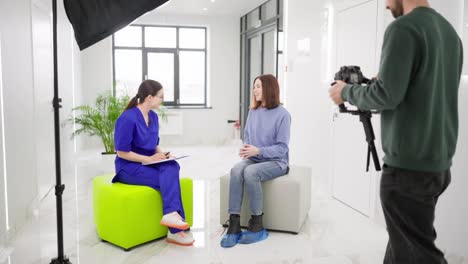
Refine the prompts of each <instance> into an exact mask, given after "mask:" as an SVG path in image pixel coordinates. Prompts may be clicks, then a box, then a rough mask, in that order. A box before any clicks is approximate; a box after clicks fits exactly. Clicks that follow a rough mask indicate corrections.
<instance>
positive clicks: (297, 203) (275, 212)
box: [220, 166, 312, 234]
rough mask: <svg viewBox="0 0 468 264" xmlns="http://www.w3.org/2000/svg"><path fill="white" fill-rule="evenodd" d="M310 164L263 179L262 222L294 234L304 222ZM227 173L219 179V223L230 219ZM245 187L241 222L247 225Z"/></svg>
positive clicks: (308, 192)
mask: <svg viewBox="0 0 468 264" xmlns="http://www.w3.org/2000/svg"><path fill="white" fill-rule="evenodd" d="M311 171H312V169H311V168H310V167H301V166H291V167H290V170H289V173H288V174H287V175H284V176H281V177H278V178H275V179H273V180H270V181H266V182H263V183H262V188H263V212H264V216H263V226H264V227H265V228H266V229H269V230H274V231H283V232H289V233H294V234H297V233H299V230H300V229H301V227H302V224H303V223H304V220H305V219H306V217H307V214H308V213H309V209H310V202H311V192H310V190H311V174H312V172H311ZM229 178H230V175H229V173H228V174H226V175H224V176H223V177H221V180H220V223H221V225H224V224H225V223H226V221H227V220H228V219H229V214H228V204H229ZM247 195H248V194H247V190H246V189H244V198H243V201H242V210H241V226H242V227H246V226H248V222H249V219H250V208H249V199H248V197H247Z"/></svg>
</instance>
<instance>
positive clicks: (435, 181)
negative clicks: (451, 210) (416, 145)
mask: <svg viewBox="0 0 468 264" xmlns="http://www.w3.org/2000/svg"><path fill="white" fill-rule="evenodd" d="M450 180H451V176H450V170H447V171H444V172H435V173H434V172H419V171H410V170H405V169H400V168H393V167H390V166H387V165H384V166H383V172H382V180H381V182H380V199H381V201H382V208H383V212H384V216H385V222H386V223H387V231H388V235H389V241H388V244H387V250H386V253H385V259H384V264H447V261H446V260H445V258H444V254H443V253H442V252H441V251H440V250H439V249H438V248H437V247H436V245H435V243H434V241H435V240H436V237H437V234H436V231H435V229H434V219H435V208H436V204H437V200H438V198H439V196H440V195H441V194H442V193H443V192H444V191H445V189H446V188H447V187H448V185H449V184H450Z"/></svg>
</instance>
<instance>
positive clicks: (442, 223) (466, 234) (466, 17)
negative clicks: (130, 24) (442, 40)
mask: <svg viewBox="0 0 468 264" xmlns="http://www.w3.org/2000/svg"><path fill="white" fill-rule="evenodd" d="M430 3H431V4H432V6H433V7H434V8H435V9H436V10H438V11H439V12H440V13H441V14H442V15H443V16H444V17H445V18H446V19H447V20H449V22H450V23H451V24H452V25H453V26H454V27H455V29H456V30H457V32H458V33H459V34H460V37H461V38H462V39H464V40H465V41H464V51H465V53H466V52H468V43H467V41H466V40H467V36H468V31H467V27H466V24H467V23H468V12H466V11H465V14H463V13H462V12H460V11H463V10H467V9H468V6H464V1H463V0H456V1H451V3H450V5H448V4H447V2H446V1H443V0H437V1H436V0H432V1H430ZM465 5H467V4H466V3H465ZM465 58H466V57H465ZM464 64H465V65H464V72H467V68H468V61H466V59H465V63H464ZM458 100H459V131H458V144H457V152H456V153H455V158H454V160H453V166H452V168H451V172H452V183H451V185H450V186H449V188H448V189H447V191H446V192H445V193H444V194H443V195H442V196H441V198H440V200H439V205H438V208H437V213H436V228H437V231H438V236H439V239H438V243H439V245H440V246H441V247H442V248H443V249H444V250H446V251H447V252H448V253H449V254H454V255H460V256H464V257H465V258H466V259H468V227H467V226H466V223H467V222H468V203H466V202H465V201H466V190H467V187H468V177H466V172H467V171H468V163H467V162H466V161H467V158H468V79H467V78H466V77H465V78H464V79H463V80H462V82H461V84H460V91H459V99H458Z"/></svg>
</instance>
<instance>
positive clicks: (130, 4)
mask: <svg viewBox="0 0 468 264" xmlns="http://www.w3.org/2000/svg"><path fill="white" fill-rule="evenodd" d="M168 1H169V0H64V1H63V2H64V5H65V11H66V13H67V16H68V19H69V20H70V22H71V24H72V26H73V29H74V30H75V38H76V42H77V43H78V46H79V48H80V50H84V49H86V48H87V47H89V46H91V45H93V44H95V43H96V42H98V41H100V40H103V39H105V38H106V37H108V36H110V35H112V34H113V33H114V32H116V31H118V30H119V29H121V28H123V27H125V26H127V25H128V24H130V23H131V22H132V21H134V20H135V19H137V18H138V17H140V16H141V15H143V14H145V13H146V12H149V11H151V10H153V9H155V8H157V7H158V6H161V5H162V4H164V3H166V2H168Z"/></svg>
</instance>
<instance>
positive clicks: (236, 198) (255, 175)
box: [229, 159, 288, 215]
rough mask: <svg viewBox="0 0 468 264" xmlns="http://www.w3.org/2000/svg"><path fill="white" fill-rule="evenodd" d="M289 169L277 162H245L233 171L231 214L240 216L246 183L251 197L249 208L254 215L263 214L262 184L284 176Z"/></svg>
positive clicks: (230, 185) (230, 191) (230, 195)
mask: <svg viewBox="0 0 468 264" xmlns="http://www.w3.org/2000/svg"><path fill="white" fill-rule="evenodd" d="M287 172H288V168H285V169H283V168H281V166H280V165H279V164H278V163H277V162H275V161H265V162H259V163H256V162H254V161H251V160H248V159H247V160H243V161H241V162H239V163H237V164H236V165H235V166H234V167H233V168H232V169H231V178H230V182H229V214H240V211H241V205H242V198H243V196H244V183H245V187H246V188H247V193H248V196H249V206H250V211H251V214H252V215H261V214H262V213H263V191H262V182H264V181H268V180H272V179H274V178H277V177H279V176H283V175H285V174H286V173H287Z"/></svg>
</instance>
